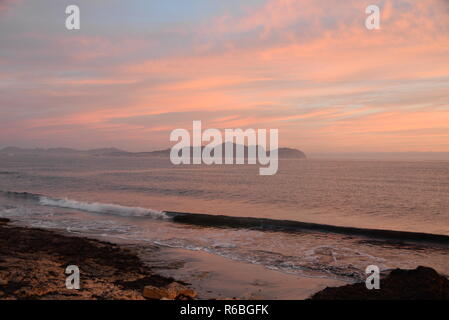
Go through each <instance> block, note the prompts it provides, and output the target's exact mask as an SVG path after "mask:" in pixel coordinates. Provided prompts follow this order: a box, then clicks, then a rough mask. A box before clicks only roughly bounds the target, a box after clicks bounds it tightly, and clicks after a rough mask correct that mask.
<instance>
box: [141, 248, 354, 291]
mask: <svg viewBox="0 0 449 320" xmlns="http://www.w3.org/2000/svg"><path fill="white" fill-rule="evenodd" d="M143 259H144V260H151V261H150V263H151V264H153V265H154V263H155V262H154V260H159V261H171V262H172V263H173V264H174V265H176V266H177V267H176V268H172V269H170V268H161V269H158V270H157V272H158V273H160V274H161V275H163V276H168V277H174V278H177V279H183V281H186V282H188V283H190V284H191V287H192V288H193V289H194V290H195V291H196V292H198V295H199V297H200V298H201V299H232V298H236V299H268V300H269V299H287V300H298V299H307V298H309V297H310V296H311V295H312V294H314V293H316V292H318V291H320V290H322V289H324V288H326V287H327V286H331V287H333V286H341V285H345V284H347V283H346V282H343V281H339V280H331V279H322V278H306V277H298V276H297V275H290V274H285V273H282V272H279V271H276V270H269V269H267V268H265V267H264V266H261V265H256V264H249V263H245V262H240V261H234V260H230V259H227V258H224V257H220V256H217V255H214V254H209V253H207V252H203V251H187V250H183V249H173V248H165V249H162V250H160V251H158V252H157V253H156V254H155V255H153V256H152V257H151V258H150V257H148V256H147V257H143Z"/></svg>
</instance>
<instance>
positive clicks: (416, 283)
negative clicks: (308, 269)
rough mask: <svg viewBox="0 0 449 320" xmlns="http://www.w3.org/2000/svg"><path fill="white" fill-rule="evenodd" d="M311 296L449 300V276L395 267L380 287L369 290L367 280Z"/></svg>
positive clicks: (381, 282)
mask: <svg viewBox="0 0 449 320" xmlns="http://www.w3.org/2000/svg"><path fill="white" fill-rule="evenodd" d="M311 300H449V280H448V279H447V278H446V277H444V276H442V275H439V274H438V273H437V272H436V271H435V270H434V269H432V268H428V267H418V268H416V269H414V270H402V269H395V270H393V271H391V272H390V274H388V275H387V276H386V277H384V278H381V281H380V289H379V290H375V289H373V290H368V289H367V288H366V285H365V283H364V282H363V283H356V284H351V285H346V286H343V287H338V288H329V287H328V288H326V289H324V290H322V291H320V292H318V293H316V294H314V295H313V296H312V297H311Z"/></svg>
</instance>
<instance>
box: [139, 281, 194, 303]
mask: <svg viewBox="0 0 449 320" xmlns="http://www.w3.org/2000/svg"><path fill="white" fill-rule="evenodd" d="M143 296H144V297H145V298H147V299H151V300H167V299H168V300H175V299H178V300H189V299H195V298H196V297H197V293H196V292H195V291H193V290H192V289H189V288H187V287H186V286H184V285H182V284H180V283H178V282H172V283H170V284H169V285H168V286H167V287H165V288H158V287H154V286H146V287H145V288H144V289H143Z"/></svg>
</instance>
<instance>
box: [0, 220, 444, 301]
mask: <svg viewBox="0 0 449 320" xmlns="http://www.w3.org/2000/svg"><path fill="white" fill-rule="evenodd" d="M69 265H76V266H78V267H79V268H80V278H81V281H80V282H81V283H80V288H79V289H78V290H76V289H69V288H68V287H66V281H65V280H66V277H67V274H66V273H65V270H66V267H67V266H69ZM172 276H173V277H172ZM382 283H383V285H382V286H383V288H382V290H374V291H371V290H367V289H366V287H365V283H363V282H359V283H355V284H348V283H344V282H343V281H338V280H329V279H321V278H306V277H298V276H294V275H288V274H284V273H281V272H278V271H275V270H268V269H266V268H264V267H263V266H260V265H254V264H248V263H243V262H239V261H232V260H229V259H225V258H222V257H219V256H216V255H211V254H208V253H204V252H187V251H186V250H179V249H162V248H160V247H157V246H145V247H142V246H135V245H133V244H130V243H128V244H119V245H118V244H113V243H109V242H105V241H100V240H96V239H88V238H85V237H79V236H73V235H68V234H63V233H61V232H55V231H50V230H41V229H36V228H28V227H21V226H15V225H13V224H11V222H10V221H9V220H8V219H0V300H145V299H157V300H168V299H170V300H173V299H176V300H192V299H200V300H305V299H310V298H312V299H313V300H364V299H375V300H392V299H419V300H422V299H438V300H443V299H444V300H447V299H449V280H448V279H447V278H446V277H444V276H441V275H438V273H437V272H436V271H435V270H433V269H431V268H425V267H419V268H417V269H416V270H401V269H396V270H393V271H392V272H391V273H390V274H388V275H387V276H385V275H384V277H383V280H382ZM404 288H410V290H404Z"/></svg>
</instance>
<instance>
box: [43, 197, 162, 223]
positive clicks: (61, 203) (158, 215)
mask: <svg viewBox="0 0 449 320" xmlns="http://www.w3.org/2000/svg"><path fill="white" fill-rule="evenodd" d="M39 203H40V204H41V205H44V206H51V207H60V208H68V209H76V210H82V211H87V212H93V213H105V214H113V215H118V216H123V217H149V218H152V219H158V220H162V219H169V217H168V216H167V215H166V214H165V212H163V211H158V210H153V209H146V208H139V207H126V206H121V205H117V204H110V203H99V202H93V203H89V202H82V201H76V200H70V199H54V198H49V197H44V196H41V197H40V198H39Z"/></svg>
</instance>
